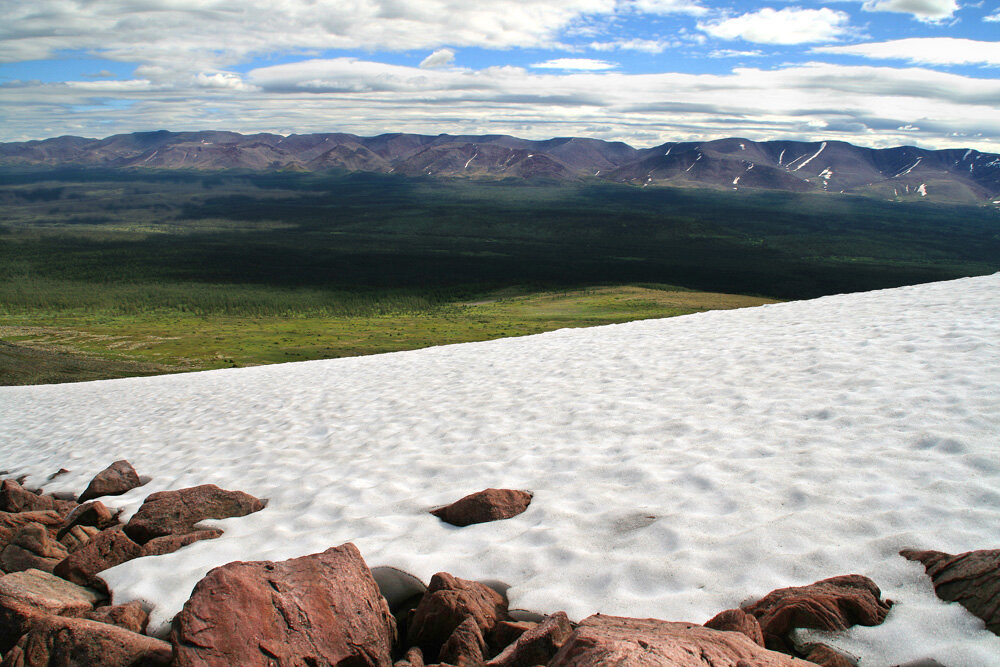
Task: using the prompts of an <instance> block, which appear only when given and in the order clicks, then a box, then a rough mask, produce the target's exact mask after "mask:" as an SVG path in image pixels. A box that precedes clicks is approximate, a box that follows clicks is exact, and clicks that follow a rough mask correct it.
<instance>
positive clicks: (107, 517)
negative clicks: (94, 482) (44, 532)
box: [56, 500, 118, 540]
mask: <svg viewBox="0 0 1000 667" xmlns="http://www.w3.org/2000/svg"><path fill="white" fill-rule="evenodd" d="M116 523H118V521H117V514H115V513H112V511H111V510H109V509H108V507H107V505H105V504H104V503H102V502H101V501H100V500H92V501H90V502H89V503H84V504H83V505H78V506H77V507H76V508H75V509H74V510H72V511H71V512H70V513H69V514H67V515H66V520H65V521H64V522H63V525H62V528H60V529H59V532H58V533H57V534H56V539H57V540H61V539H62V538H63V536H64V535H66V533H68V532H69V531H71V530H72V529H73V527H74V526H93V527H94V528H97V529H98V530H104V529H105V528H110V527H111V526H113V525H115V524H116Z"/></svg>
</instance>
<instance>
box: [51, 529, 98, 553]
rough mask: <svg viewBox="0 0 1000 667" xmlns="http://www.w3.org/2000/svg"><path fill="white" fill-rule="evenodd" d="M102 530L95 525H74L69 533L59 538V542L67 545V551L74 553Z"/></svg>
mask: <svg viewBox="0 0 1000 667" xmlns="http://www.w3.org/2000/svg"><path fill="white" fill-rule="evenodd" d="M100 532H101V531H100V529H98V528H95V527H94V526H73V527H72V528H70V529H69V532H68V533H66V534H65V535H63V536H62V537H61V538H59V543H60V544H62V545H63V546H64V547H66V551H68V552H69V553H73V552H74V551H76V550H77V549H79V548H80V547H82V546H84V545H85V544H88V543H89V542H90V541H91V540H92V539H94V536H95V535H97V534H98V533H100Z"/></svg>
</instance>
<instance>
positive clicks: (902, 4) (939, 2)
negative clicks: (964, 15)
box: [862, 0, 958, 22]
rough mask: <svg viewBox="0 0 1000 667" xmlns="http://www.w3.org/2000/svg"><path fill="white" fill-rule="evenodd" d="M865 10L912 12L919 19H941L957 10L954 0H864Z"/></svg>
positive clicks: (948, 17)
mask: <svg viewBox="0 0 1000 667" xmlns="http://www.w3.org/2000/svg"><path fill="white" fill-rule="evenodd" d="M862 9H864V10H865V11H866V12H896V13H899V14H912V15H913V16H914V17H915V18H917V19H919V20H921V21H931V22H933V21H943V20H945V19H950V18H951V17H952V16H953V15H954V14H955V12H956V11H958V2H957V1H956V0H865V3H864V5H862Z"/></svg>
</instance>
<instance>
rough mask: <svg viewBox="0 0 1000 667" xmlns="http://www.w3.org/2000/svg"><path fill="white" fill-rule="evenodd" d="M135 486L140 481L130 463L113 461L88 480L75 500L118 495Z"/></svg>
mask: <svg viewBox="0 0 1000 667" xmlns="http://www.w3.org/2000/svg"><path fill="white" fill-rule="evenodd" d="M137 486H142V481H141V480H140V479H139V473H137V472H136V471H135V468H133V467H132V464H131V463H129V462H128V461H125V460H122V461H115V462H114V463H112V464H111V465H110V466H108V467H107V468H105V469H104V470H102V471H101V472H99V473H97V475H95V476H94V479H92V480H90V484H89V485H88V486H87V488H86V490H84V492H83V493H81V494H80V497H79V498H77V502H80V503H85V502H87V501H88V500H93V499H94V498H101V497H102V496H120V495H121V494H123V493H126V492H128V491H131V490H132V489H134V488H136V487H137Z"/></svg>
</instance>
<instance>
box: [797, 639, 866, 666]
mask: <svg viewBox="0 0 1000 667" xmlns="http://www.w3.org/2000/svg"><path fill="white" fill-rule="evenodd" d="M805 656H806V660H808V661H809V662H811V663H814V664H817V665H819V666H820V667H858V663H857V661H856V660H852V659H851V658H849V657H847V656H846V655H844V654H843V653H841V652H840V651H836V650H834V649H832V648H830V647H829V646H827V645H826V644H812V645H810V646H808V647H806V649H805Z"/></svg>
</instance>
